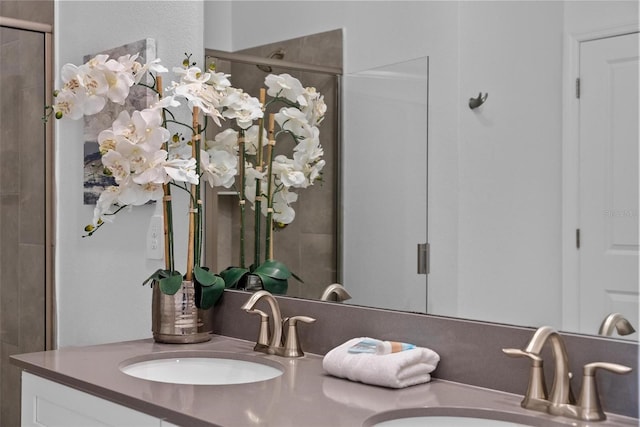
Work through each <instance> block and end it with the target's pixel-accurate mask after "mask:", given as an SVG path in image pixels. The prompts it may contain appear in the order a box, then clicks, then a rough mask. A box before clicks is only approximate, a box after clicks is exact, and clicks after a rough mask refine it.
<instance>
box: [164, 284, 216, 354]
mask: <svg viewBox="0 0 640 427" xmlns="http://www.w3.org/2000/svg"><path fill="white" fill-rule="evenodd" d="M208 312H209V310H200V309H198V308H197V307H196V302H195V288H194V284H193V282H192V281H186V280H185V281H183V282H182V286H181V287H180V289H178V292H176V293H175V294H173V295H167V294H164V293H162V291H160V286H159V285H158V284H157V283H154V286H153V297H152V307H151V329H152V331H153V339H154V340H155V341H156V342H159V343H169V344H193V343H199V342H205V341H209V340H210V339H211V331H212V328H211V325H210V324H209V322H208V321H207V317H208V316H206V314H207V313H208Z"/></svg>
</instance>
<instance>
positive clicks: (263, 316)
mask: <svg viewBox="0 0 640 427" xmlns="http://www.w3.org/2000/svg"><path fill="white" fill-rule="evenodd" d="M247 313H251V314H258V315H259V316H260V331H259V332H258V340H257V341H256V345H255V347H254V348H253V349H254V350H260V349H264V348H267V347H268V346H269V340H270V338H271V337H270V335H271V334H270V332H269V315H268V314H267V313H265V312H264V311H262V310H258V309H256V308H254V309H251V310H247Z"/></svg>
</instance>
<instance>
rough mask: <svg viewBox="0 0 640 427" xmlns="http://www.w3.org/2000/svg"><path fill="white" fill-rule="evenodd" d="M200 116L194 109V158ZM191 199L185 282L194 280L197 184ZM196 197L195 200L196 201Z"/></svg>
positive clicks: (198, 138) (197, 109)
mask: <svg viewBox="0 0 640 427" xmlns="http://www.w3.org/2000/svg"><path fill="white" fill-rule="evenodd" d="M199 114H200V108H199V107H193V112H192V116H193V135H192V136H191V155H192V157H193V158H196V156H197V147H198V146H199V145H200V144H198V141H200V130H199V129H198V115H199ZM190 193H191V197H190V200H189V206H190V209H189V243H188V245H189V246H188V248H187V272H186V273H185V280H193V258H194V246H195V222H196V213H198V208H199V205H198V203H197V201H198V200H199V199H200V198H199V196H198V194H197V186H196V184H191V191H190ZM194 197H195V200H194Z"/></svg>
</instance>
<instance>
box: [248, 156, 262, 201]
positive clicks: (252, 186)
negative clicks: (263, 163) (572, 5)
mask: <svg viewBox="0 0 640 427" xmlns="http://www.w3.org/2000/svg"><path fill="white" fill-rule="evenodd" d="M244 171H245V175H246V180H245V186H244V194H245V197H246V198H247V200H249V201H250V202H251V203H255V202H256V182H257V181H260V182H261V183H262V184H261V185H262V187H261V188H263V189H266V188H267V187H266V184H267V183H266V180H265V178H266V173H265V172H258V171H257V170H256V169H255V168H254V167H253V165H252V164H250V163H248V162H247V163H245V170H244Z"/></svg>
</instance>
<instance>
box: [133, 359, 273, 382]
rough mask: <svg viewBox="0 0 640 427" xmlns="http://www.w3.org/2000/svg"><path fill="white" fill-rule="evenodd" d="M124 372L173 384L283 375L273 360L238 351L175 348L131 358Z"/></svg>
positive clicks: (244, 380) (251, 380)
mask: <svg viewBox="0 0 640 427" xmlns="http://www.w3.org/2000/svg"><path fill="white" fill-rule="evenodd" d="M120 371H122V372H124V373H125V374H127V375H130V376H132V377H136V378H141V379H143V380H148V381H157V382H163V383H171V384H192V385H228V384H247V383H253V382H259V381H266V380H270V379H273V378H276V377H279V376H280V375H282V373H283V370H282V368H281V367H280V366H279V365H278V364H277V363H276V362H273V361H271V360H267V359H260V360H259V361H258V360H256V358H255V357H250V356H245V355H241V354H235V353H224V352H211V351H171V352H161V353H153V354H149V355H144V356H138V357H134V358H131V359H127V360H125V361H124V362H122V363H121V364H120Z"/></svg>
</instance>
